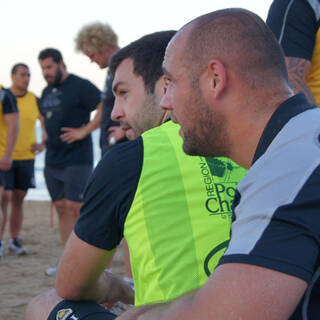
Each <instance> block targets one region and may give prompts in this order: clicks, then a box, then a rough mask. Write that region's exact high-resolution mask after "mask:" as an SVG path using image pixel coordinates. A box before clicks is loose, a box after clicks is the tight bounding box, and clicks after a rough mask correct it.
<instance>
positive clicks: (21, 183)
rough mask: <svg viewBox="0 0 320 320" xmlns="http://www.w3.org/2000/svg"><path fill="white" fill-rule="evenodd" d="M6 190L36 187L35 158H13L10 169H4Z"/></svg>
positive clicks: (25, 189)
mask: <svg viewBox="0 0 320 320" xmlns="http://www.w3.org/2000/svg"><path fill="white" fill-rule="evenodd" d="M2 173H3V176H4V188H5V189H6V190H24V191H27V190H28V189H29V188H35V179H34V160H33V159H32V160H13V161H12V166H11V169H10V170H9V171H2Z"/></svg>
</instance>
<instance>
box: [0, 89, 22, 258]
mask: <svg viewBox="0 0 320 320" xmlns="http://www.w3.org/2000/svg"><path fill="white" fill-rule="evenodd" d="M18 133H19V114H18V109H17V103H16V99H15V97H14V95H13V94H12V93H11V92H10V91H9V90H7V89H5V88H3V87H2V86H1V85H0V199H1V197H2V193H3V189H4V185H5V179H4V175H5V172H6V171H8V170H10V168H11V164H12V153H13V149H14V146H15V144H16V141H17V137H18ZM2 221H3V216H2V210H1V206H0V224H2ZM2 255H3V242H2V241H0V257H2Z"/></svg>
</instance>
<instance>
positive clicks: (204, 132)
mask: <svg viewBox="0 0 320 320" xmlns="http://www.w3.org/2000/svg"><path fill="white" fill-rule="evenodd" d="M190 92H191V93H192V94H191V95H190V99H188V101H189V103H190V104H192V105H193V110H194V116H193V117H192V118H191V119H193V120H192V121H194V122H193V123H194V124H193V126H191V129H189V130H185V131H183V151H184V152H185V153H186V154H188V155H191V156H203V157H220V156H227V154H228V142H227V141H228V139H227V134H226V130H225V120H224V118H223V117H222V116H221V115H220V114H218V113H217V112H213V111H212V110H211V108H210V106H209V105H208V104H207V103H206V101H205V100H204V98H203V96H202V93H201V91H200V89H199V88H198V87H195V88H192V90H191V91H190Z"/></svg>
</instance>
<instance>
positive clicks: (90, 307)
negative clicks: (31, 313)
mask: <svg viewBox="0 0 320 320" xmlns="http://www.w3.org/2000/svg"><path fill="white" fill-rule="evenodd" d="M116 317H117V316H116V315H115V314H114V313H111V312H110V311H108V310H107V309H105V308H103V307H101V306H100V305H98V304H97V303H95V302H93V301H79V302H75V301H69V300H62V301H61V302H59V303H58V304H57V305H56V306H55V307H54V308H53V310H52V311H51V313H50V315H49V317H48V320H113V319H115V318H116Z"/></svg>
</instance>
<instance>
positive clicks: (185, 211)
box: [26, 31, 245, 319]
mask: <svg viewBox="0 0 320 320" xmlns="http://www.w3.org/2000/svg"><path fill="white" fill-rule="evenodd" d="M174 34H175V32H174V31H164V32H157V33H153V34H150V35H147V36H144V37H142V38H141V39H139V40H137V41H135V42H133V43H131V44H130V45H128V46H127V47H125V48H123V49H120V50H119V51H118V52H117V53H116V54H115V55H114V56H113V57H112V59H111V63H110V69H111V73H112V75H113V76H114V81H113V91H114V93H115V97H116V100H115V105H114V109H113V111H112V117H113V119H115V120H118V121H120V124H121V126H122V127H123V129H124V130H125V131H126V135H127V136H128V137H129V138H130V139H131V140H132V141H129V142H126V143H122V144H119V145H117V146H115V147H113V148H112V149H111V150H110V151H109V152H108V154H106V155H105V156H104V158H103V159H102V161H101V162H100V163H99V165H98V166H97V168H96V170H95V172H94V174H93V175H92V177H91V179H90V182H89V184H88V188H87V190H86V193H85V202H84V206H83V207H82V209H81V215H80V219H79V220H78V222H77V224H76V226H75V228H74V232H73V233H72V235H71V237H70V239H69V241H68V244H67V246H66V249H65V251H64V254H63V256H62V258H61V260H60V264H59V270H58V275H57V281H56V289H57V292H58V294H59V295H60V296H61V297H63V298H66V299H70V300H86V299H91V300H95V301H98V302H104V301H108V300H111V301H112V299H113V298H114V295H115V293H116V292H117V293H118V296H121V292H120V293H119V289H118V290H116V288H118V287H117V286H116V285H113V287H111V288H110V282H111V281H110V280H109V283H106V285H103V284H104V281H106V275H105V273H102V276H101V271H102V270H103V268H104V265H105V262H106V261H108V259H110V256H111V255H112V253H113V252H114V250H115V248H116V246H117V245H118V244H119V242H120V240H121V238H122V237H123V236H125V237H126V239H127V242H128V245H129V249H130V258H131V265H132V270H133V277H134V284H135V305H136V306H140V305H153V304H156V303H159V302H164V301H170V300H173V299H175V298H177V297H179V296H181V295H183V294H185V293H187V292H189V291H190V290H194V289H196V288H199V287H200V286H201V285H202V284H203V283H204V282H205V281H206V279H207V278H208V276H209V275H210V273H211V272H212V270H213V269H214V268H215V266H216V264H217V262H218V260H219V258H220V257H221V255H222V253H223V252H224V250H225V248H226V246H227V243H228V238H229V227H230V223H231V221H230V213H231V206H230V205H231V202H232V200H233V196H234V191H235V188H236V185H237V183H238V182H239V180H240V179H241V178H242V177H243V175H244V174H245V170H244V169H243V168H241V167H239V166H238V165H236V164H235V163H234V162H232V161H230V160H229V159H227V158H214V159H205V158H201V157H189V156H187V155H185V154H184V153H183V152H182V148H181V143H182V141H181V138H180V137H179V135H178V127H177V125H175V124H174V123H172V121H166V120H168V119H169V114H168V113H166V112H164V111H163V110H161V108H160V106H159V103H160V99H161V98H162V97H163V95H164V91H165V87H166V83H165V79H164V77H163V74H162V70H161V64H162V61H163V56H164V52H165V48H166V46H167V44H168V42H169V41H170V39H171V38H172V36H173V35H174ZM145 70H149V73H154V76H150V74H149V73H146V72H145ZM164 121H166V122H165V123H163V122H164ZM141 134H142V136H140V135H141ZM106 177H108V179H106ZM80 252H81V254H79V253H80ZM88 257H90V258H89V259H88ZM78 265H81V266H82V267H81V268H75V266H78ZM71 270H73V271H72V272H71ZM99 276H100V277H99ZM119 288H120V289H121V287H119ZM106 299H107V300H106ZM60 300H61V298H60ZM58 301H59V298H58V299H57V293H56V292H55V291H51V292H49V293H47V294H45V295H44V296H40V297H38V298H36V299H35V300H34V301H33V302H31V303H30V304H29V307H28V308H27V317H26V319H37V318H36V317H37V316H38V315H39V314H41V315H47V314H48V312H49V308H50V306H54V305H55V303H57V302H58ZM80 306H82V303H81V302H80V303H78V306H77V304H76V303H73V304H72V305H69V303H68V301H62V302H60V303H59V304H58V305H57V306H56V307H55V308H54V310H53V311H52V313H51V315H50V316H49V319H55V318H56V315H57V314H58V312H59V311H61V310H65V309H70V310H71V311H70V314H72V315H73V316H74V317H78V318H79V319H83V318H84V316H88V317H87V318H86V319H108V318H107V316H106V317H104V316H103V314H101V315H99V316H96V318H94V314H93V312H94V310H97V312H100V311H99V309H98V306H97V305H95V304H93V303H92V305H91V306H89V305H88V304H87V305H86V313H82V311H81V310H80ZM44 309H46V312H45V311H44ZM89 310H90V311H91V313H90V316H89ZM129 312H130V311H129ZM43 318H45V317H43ZM38 319H41V317H39V318H38Z"/></svg>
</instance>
